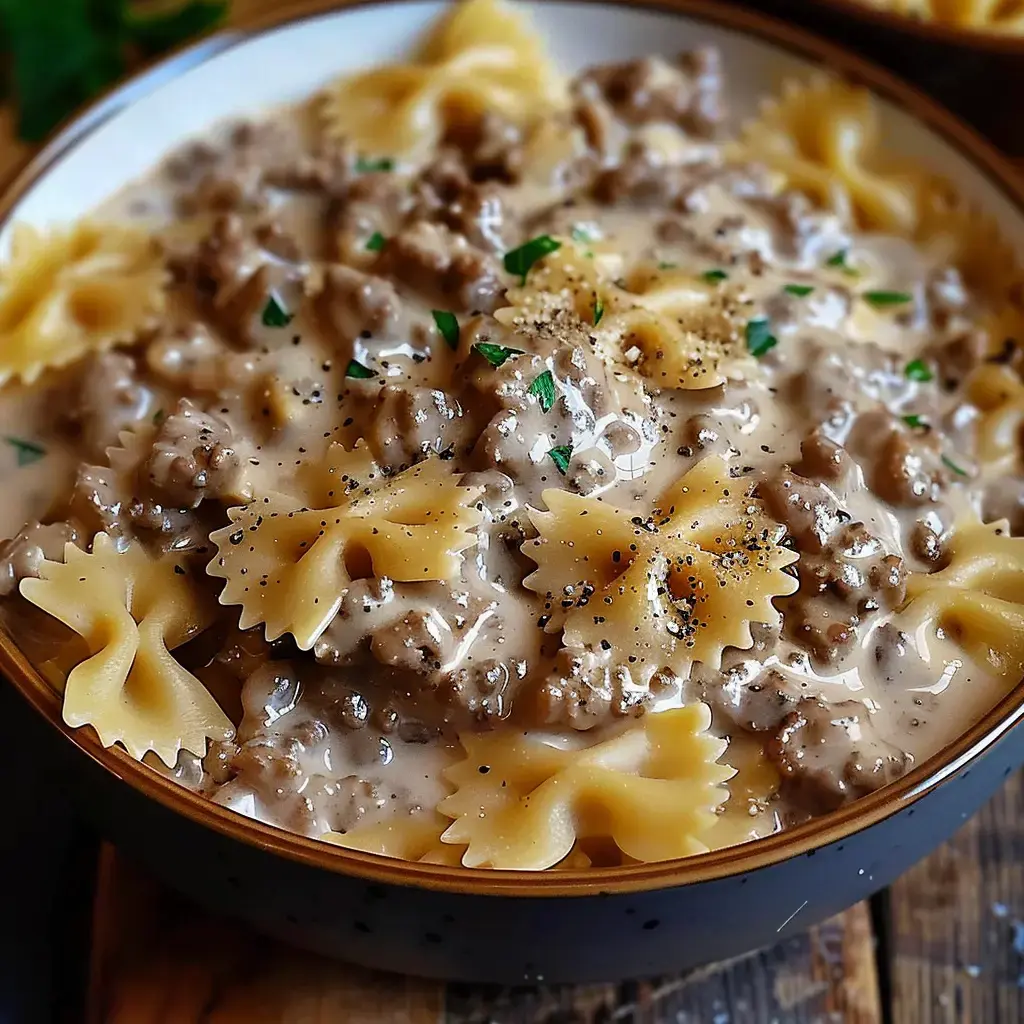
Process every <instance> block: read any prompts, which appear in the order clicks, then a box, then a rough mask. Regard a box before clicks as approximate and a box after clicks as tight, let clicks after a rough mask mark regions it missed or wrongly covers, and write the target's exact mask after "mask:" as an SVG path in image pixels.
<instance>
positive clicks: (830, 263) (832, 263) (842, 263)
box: [825, 249, 857, 277]
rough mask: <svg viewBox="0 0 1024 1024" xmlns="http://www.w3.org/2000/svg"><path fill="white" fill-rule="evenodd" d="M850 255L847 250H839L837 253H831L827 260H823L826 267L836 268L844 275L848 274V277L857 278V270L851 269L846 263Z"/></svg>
mask: <svg viewBox="0 0 1024 1024" xmlns="http://www.w3.org/2000/svg"><path fill="white" fill-rule="evenodd" d="M849 255H850V250H849V249H840V250H839V251H838V252H836V253H833V254H832V255H831V256H829V258H828V259H827V260H825V266H826V267H836V268H837V269H839V270H841V271H842V272H843V273H844V274H849V275H850V277H856V276H857V270H856V268H855V267H851V266H850V264H849V261H848V257H849Z"/></svg>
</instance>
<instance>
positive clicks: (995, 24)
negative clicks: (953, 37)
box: [861, 0, 1024, 33]
mask: <svg viewBox="0 0 1024 1024" xmlns="http://www.w3.org/2000/svg"><path fill="white" fill-rule="evenodd" d="M861 2H862V3H863V4H865V5H866V6H870V7H876V8H878V9H879V10H889V11H892V12H893V13H894V14H902V15H905V16H907V17H912V18H921V19H923V20H926V21H936V22H939V23H941V24H945V25H955V26H957V27H958V28H967V29H975V30H986V31H990V32H1006V33H1016V32H1022V31H1024V10H1021V9H1020V6H1019V5H1015V4H1008V3H1006V0H861Z"/></svg>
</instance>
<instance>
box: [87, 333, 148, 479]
mask: <svg viewBox="0 0 1024 1024" xmlns="http://www.w3.org/2000/svg"><path fill="white" fill-rule="evenodd" d="M75 387H76V390H77V393H76V394H75V395H74V396H73V397H72V406H71V411H70V413H69V414H68V425H69V427H70V428H71V429H72V430H73V431H74V432H75V433H76V434H78V436H79V438H80V440H81V443H82V446H83V448H84V449H85V452H86V455H87V456H88V457H89V458H93V459H102V458H103V457H104V456H105V454H106V451H107V449H108V448H109V447H111V445H116V444H117V441H118V437H119V435H120V434H121V432H122V431H123V430H132V429H134V428H135V427H137V426H139V425H140V424H143V423H148V422H149V421H150V420H151V419H152V417H153V413H154V397H153V392H152V391H151V390H150V389H149V388H148V387H146V385H145V384H143V383H142V381H141V380H139V376H138V368H137V367H136V365H135V359H134V358H133V357H132V356H130V355H127V354H126V353H124V352H101V353H99V354H98V355H94V356H91V357H90V359H89V361H88V363H87V364H86V366H85V368H84V372H83V373H82V375H81V377H79V378H76V379H75Z"/></svg>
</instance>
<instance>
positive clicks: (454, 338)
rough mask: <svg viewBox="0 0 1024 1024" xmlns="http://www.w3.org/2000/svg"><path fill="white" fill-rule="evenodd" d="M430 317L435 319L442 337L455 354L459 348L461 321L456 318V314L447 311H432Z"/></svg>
mask: <svg viewBox="0 0 1024 1024" xmlns="http://www.w3.org/2000/svg"><path fill="white" fill-rule="evenodd" d="M430 315H431V316H432V317H433V318H434V323H435V324H437V329H438V330H439V331H440V332H441V337H442V338H444V340H445V341H446V342H447V344H448V347H449V348H450V349H451V350H452V351H453V352H454V351H455V350H456V349H457V348H458V347H459V321H458V320H457V319H456V318H455V314H454V313H452V312H450V311H449V310H447V309H432V310H431V311H430Z"/></svg>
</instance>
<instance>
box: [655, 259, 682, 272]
mask: <svg viewBox="0 0 1024 1024" xmlns="http://www.w3.org/2000/svg"><path fill="white" fill-rule="evenodd" d="M678 266H679V264H678V263H666V262H665V261H664V260H662V262H661V263H659V264H658V269H659V270H675V269H676V268H677V267H678Z"/></svg>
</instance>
